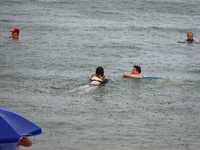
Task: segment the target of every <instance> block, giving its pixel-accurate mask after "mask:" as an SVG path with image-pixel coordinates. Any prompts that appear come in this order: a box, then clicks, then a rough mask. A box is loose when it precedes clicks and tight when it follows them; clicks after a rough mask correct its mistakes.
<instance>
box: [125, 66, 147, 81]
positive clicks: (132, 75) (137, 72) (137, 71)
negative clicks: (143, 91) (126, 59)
mask: <svg viewBox="0 0 200 150" xmlns="http://www.w3.org/2000/svg"><path fill="white" fill-rule="evenodd" d="M124 77H128V78H143V77H146V76H145V75H143V74H141V68H140V66H137V65H135V66H133V69H132V72H130V73H128V72H125V73H124Z"/></svg>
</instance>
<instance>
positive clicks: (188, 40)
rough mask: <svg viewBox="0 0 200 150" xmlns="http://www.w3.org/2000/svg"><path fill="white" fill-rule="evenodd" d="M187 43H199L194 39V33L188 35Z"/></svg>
mask: <svg viewBox="0 0 200 150" xmlns="http://www.w3.org/2000/svg"><path fill="white" fill-rule="evenodd" d="M185 41H186V42H199V41H198V40H194V39H193V33H192V32H189V33H188V34H187V39H186V40H185Z"/></svg>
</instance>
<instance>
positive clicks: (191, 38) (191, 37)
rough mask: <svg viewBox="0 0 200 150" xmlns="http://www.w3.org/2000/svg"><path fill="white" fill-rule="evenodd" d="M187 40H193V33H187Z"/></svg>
mask: <svg viewBox="0 0 200 150" xmlns="http://www.w3.org/2000/svg"><path fill="white" fill-rule="evenodd" d="M187 38H188V40H190V41H191V40H193V33H192V32H188V34H187Z"/></svg>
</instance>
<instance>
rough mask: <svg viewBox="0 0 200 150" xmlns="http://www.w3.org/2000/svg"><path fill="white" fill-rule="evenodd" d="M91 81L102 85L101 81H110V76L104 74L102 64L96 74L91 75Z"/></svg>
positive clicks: (93, 83)
mask: <svg viewBox="0 0 200 150" xmlns="http://www.w3.org/2000/svg"><path fill="white" fill-rule="evenodd" d="M90 81H91V82H90V84H92V85H100V84H101V83H105V82H106V81H108V77H107V76H105V75H104V69H103V68H102V67H101V66H99V67H97V69H96V74H93V75H92V76H91V79H90Z"/></svg>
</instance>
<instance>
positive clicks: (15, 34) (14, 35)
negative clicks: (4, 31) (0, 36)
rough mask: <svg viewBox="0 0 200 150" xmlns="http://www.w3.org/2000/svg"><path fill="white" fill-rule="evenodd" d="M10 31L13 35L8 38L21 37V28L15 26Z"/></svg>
mask: <svg viewBox="0 0 200 150" xmlns="http://www.w3.org/2000/svg"><path fill="white" fill-rule="evenodd" d="M10 32H12V36H9V37H7V38H9V39H20V37H19V29H16V28H14V29H13V30H12V31H10Z"/></svg>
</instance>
